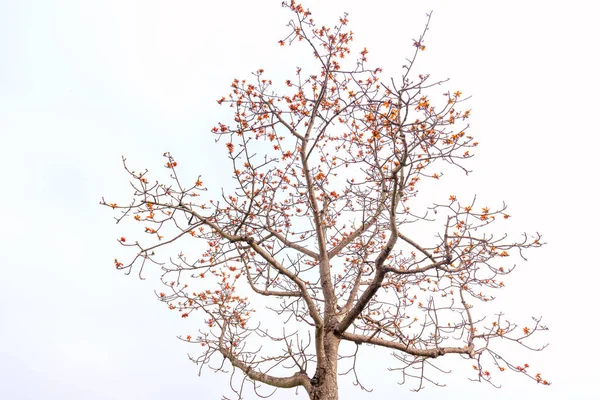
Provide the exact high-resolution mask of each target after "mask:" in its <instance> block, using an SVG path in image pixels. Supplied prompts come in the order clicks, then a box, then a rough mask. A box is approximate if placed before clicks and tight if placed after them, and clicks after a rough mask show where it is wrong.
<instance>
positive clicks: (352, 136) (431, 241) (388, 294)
mask: <svg viewBox="0 0 600 400" xmlns="http://www.w3.org/2000/svg"><path fill="white" fill-rule="evenodd" d="M283 5H284V7H286V8H288V9H289V10H290V11H291V12H292V14H293V20H292V21H290V24H289V26H290V28H291V33H290V35H289V36H288V37H287V38H285V39H283V40H280V41H279V44H280V45H281V46H286V45H291V44H296V43H297V44H299V45H304V46H305V48H307V49H308V50H309V52H310V54H312V55H313V56H314V60H315V63H314V66H313V69H312V70H310V71H309V72H305V71H304V70H303V69H301V68H297V70H296V74H295V76H294V78H293V79H289V80H287V81H286V82H285V88H284V90H285V93H284V94H277V93H276V92H275V89H274V84H273V82H272V81H271V80H270V79H268V78H266V77H265V71H264V70H263V69H259V70H258V71H256V72H255V73H254V74H253V78H252V79H251V80H238V79H235V80H234V81H233V83H232V85H231V87H232V92H231V93H230V94H229V95H227V96H224V97H222V98H221V99H220V100H218V103H219V104H221V105H227V106H229V107H230V108H231V110H232V113H233V120H234V123H232V124H231V125H230V124H227V123H219V124H218V125H217V126H216V127H215V128H213V133H214V134H215V135H216V136H217V141H221V140H222V141H224V142H225V148H226V151H227V156H228V157H229V159H230V160H231V163H232V169H233V179H234V181H235V186H236V188H235V190H233V191H232V192H231V193H230V194H226V193H225V192H224V191H223V194H222V195H221V198H220V199H219V200H216V199H213V200H207V199H206V198H205V192H206V191H207V190H206V188H205V187H204V184H203V182H202V180H201V177H198V179H197V180H196V182H194V183H193V184H191V185H190V186H186V185H185V183H184V182H182V180H181V179H180V178H179V176H178V173H177V168H178V166H177V162H176V160H175V158H174V157H173V156H172V155H171V154H170V153H165V154H164V157H165V158H166V164H165V167H166V168H167V169H168V170H169V171H170V181H169V182H168V183H159V182H155V183H151V182H150V180H149V178H148V171H147V170H146V171H144V172H141V173H139V172H135V171H133V170H131V169H130V168H129V167H128V165H127V163H126V160H125V159H123V162H124V166H125V169H126V171H127V172H128V173H129V175H130V178H131V180H132V181H131V183H132V186H133V188H134V198H133V201H132V202H131V203H129V205H126V206H119V205H117V204H116V203H108V202H106V201H104V199H103V200H102V202H101V204H104V205H106V206H108V207H110V208H112V209H116V210H120V211H122V214H121V215H120V216H119V217H118V218H117V221H118V222H120V221H122V220H123V219H125V218H130V217H132V218H133V219H135V220H136V221H138V222H142V221H143V222H144V224H143V230H144V232H145V234H147V235H148V236H149V238H150V243H149V244H146V243H145V242H146V240H144V243H142V241H135V242H134V243H131V242H130V241H128V240H127V239H126V238H124V237H122V238H120V240H119V241H120V243H121V245H123V246H126V247H129V248H131V249H132V250H133V251H134V255H133V256H132V258H131V260H130V261H129V262H127V264H125V263H124V262H121V261H119V260H117V259H115V265H116V267H117V268H119V269H125V270H127V272H131V271H132V269H133V268H134V267H136V268H139V273H140V274H141V273H142V271H143V269H144V268H145V267H146V266H147V265H157V266H159V267H160V268H161V271H162V279H161V280H162V283H163V284H164V285H165V287H166V289H163V291H162V292H160V293H157V296H158V298H159V299H160V300H161V301H163V302H165V303H167V304H168V306H169V308H170V309H172V310H176V311H178V312H180V313H181V316H182V317H183V318H188V317H192V316H194V317H198V319H200V318H203V319H204V322H203V324H202V327H201V328H200V329H199V333H198V335H197V336H194V337H192V336H191V335H187V336H185V337H182V339H183V340H186V341H189V342H192V343H196V344H198V348H199V349H200V352H201V355H200V356H198V358H195V359H194V361H195V362H196V363H197V364H198V365H199V366H200V370H201V371H202V369H203V368H205V367H210V368H214V369H217V370H224V371H225V370H228V369H231V371H232V373H235V372H236V371H239V372H241V374H242V375H243V378H240V379H239V381H237V383H238V384H239V385H237V386H233V385H232V389H233V390H234V391H236V393H238V395H239V396H240V398H241V390H242V388H243V385H244V383H246V382H251V383H252V384H253V385H254V387H255V390H256V389H257V388H258V387H260V385H261V384H262V385H267V386H272V387H274V388H300V387H302V388H304V389H305V391H306V393H307V394H308V397H309V398H311V399H337V398H338V375H340V374H346V373H349V372H350V373H352V374H353V376H354V379H355V384H357V385H360V387H361V388H363V389H365V387H363V385H362V383H361V382H360V380H359V377H358V373H357V368H356V365H357V361H356V360H357V357H358V353H359V352H358V350H359V349H363V348H365V347H366V348H367V349H366V351H367V352H369V351H371V350H370V348H371V346H375V347H381V348H387V349H390V350H392V351H393V356H394V358H395V359H396V360H397V361H399V362H400V366H399V367H398V368H397V369H398V370H399V374H401V375H400V376H401V380H402V381H404V379H405V378H409V377H412V378H416V379H417V382H418V385H417V390H419V389H420V388H422V387H423V384H424V383H425V382H426V381H429V382H431V383H433V384H439V383H438V382H436V381H434V380H433V379H432V378H430V375H428V374H429V369H431V368H430V367H434V364H433V360H434V359H436V358H438V357H441V356H445V357H453V356H457V355H458V356H462V357H463V358H468V359H471V360H472V363H473V368H474V369H475V373H476V380H479V381H486V382H490V383H492V381H491V379H492V374H491V373H490V372H489V370H490V369H493V370H494V371H495V370H499V371H504V370H512V371H516V372H519V373H521V374H523V375H525V376H528V377H529V378H531V379H533V380H535V381H537V382H539V383H543V384H548V382H547V381H546V380H544V379H543V378H542V377H541V375H540V374H537V375H534V374H533V373H530V372H529V369H528V368H529V366H528V365H527V364H524V365H517V364H516V363H513V362H512V361H510V360H509V359H508V358H506V357H505V356H504V355H503V354H501V353H500V352H499V351H498V350H497V348H496V347H495V346H496V343H498V342H501V343H504V344H505V343H507V342H512V343H515V344H517V345H522V346H525V347H527V348H530V349H533V350H540V349H542V348H543V346H542V347H539V348H533V347H531V346H530V345H529V344H528V340H529V338H530V337H531V336H532V335H533V334H534V333H536V332H538V331H543V330H546V329H547V328H546V327H545V326H543V325H542V324H541V323H540V320H539V319H535V318H534V322H533V325H531V326H517V325H516V324H515V323H513V322H511V321H510V320H507V319H506V318H505V317H504V315H503V314H501V313H500V314H495V315H489V314H486V310H489V307H486V306H485V303H487V302H489V301H491V300H493V299H494V297H493V296H492V294H491V293H493V292H495V291H497V290H498V289H501V288H502V287H503V286H504V283H503V281H502V277H503V276H504V275H506V274H509V273H511V272H512V271H513V268H505V267H503V266H502V263H503V262H505V261H506V260H507V258H508V257H510V255H511V254H518V255H520V256H521V257H523V251H524V250H526V249H530V248H537V247H540V246H541V245H542V242H541V236H540V235H539V234H535V235H528V234H524V236H523V237H522V238H521V239H520V240H518V241H514V240H511V239H510V238H509V237H507V236H506V235H504V236H500V237H497V236H495V235H493V234H492V232H491V228H492V227H495V226H496V225H493V224H497V223H501V221H503V220H504V219H507V218H509V215H508V214H507V213H506V206H504V205H503V206H502V207H500V208H497V209H492V208H489V207H486V206H480V205H476V201H475V199H472V200H470V201H468V202H466V203H465V202H463V201H461V200H459V199H457V198H456V196H454V195H450V196H449V198H447V197H446V196H444V199H443V200H442V201H441V202H439V203H435V204H433V205H432V206H431V207H430V208H429V210H428V212H427V213H419V212H415V211H413V210H411V204H414V203H415V202H416V200H415V198H417V194H418V187H419V185H421V182H422V181H425V180H434V181H435V180H437V179H439V178H440V177H441V176H442V172H441V171H437V172H436V171H434V170H433V168H434V166H437V165H440V164H444V163H445V164H446V165H450V166H455V167H458V168H460V169H462V170H463V171H465V172H468V170H467V169H466V167H465V166H464V165H463V164H464V160H467V159H469V158H470V157H472V155H471V153H470V151H471V149H472V148H474V147H476V146H477V142H476V141H475V140H474V138H473V137H472V136H469V135H467V133H466V131H467V129H468V127H469V126H468V124H467V120H468V118H469V116H470V110H463V108H462V103H463V102H464V101H465V100H466V99H465V98H463V96H462V93H461V92H460V91H454V92H451V91H447V92H445V93H444V94H443V96H442V97H441V100H442V101H441V104H439V105H437V106H434V104H433V103H434V98H433V97H434V96H435V94H433V95H432V94H431V93H435V92H434V90H437V89H438V88H439V87H440V85H442V84H443V83H445V81H432V80H431V79H430V77H429V76H428V75H416V76H414V73H413V67H414V65H415V60H416V59H417V57H418V55H419V53H420V52H422V51H424V50H425V45H424V36H425V33H426V31H427V27H428V25H429V18H430V15H429V16H428V18H427V22H426V24H425V29H424V31H423V33H422V34H421V35H420V37H419V38H418V39H417V40H414V42H413V44H414V53H413V54H412V56H411V57H410V58H409V59H408V60H407V64H406V65H405V66H404V68H403V70H402V71H403V73H402V76H401V77H400V79H399V80H393V79H389V80H385V79H383V78H381V77H382V70H381V69H380V68H375V69H373V68H369V67H367V53H368V51H367V49H363V50H362V51H361V52H360V54H359V57H358V60H357V62H356V64H353V63H351V62H348V59H349V56H350V48H349V44H350V42H351V41H352V40H353V33H352V32H351V31H349V30H348V19H347V16H343V17H342V18H340V20H339V22H338V24H337V25H336V26H335V27H333V28H326V27H320V26H318V25H316V24H315V22H314V21H313V19H312V16H311V13H310V12H309V11H308V10H306V9H304V8H303V6H302V5H300V4H297V3H295V2H294V1H293V0H292V1H290V2H289V3H284V4H283ZM415 224H418V225H417V226H422V227H421V228H419V229H421V230H424V229H425V225H426V224H428V225H431V224H436V228H435V229H436V232H437V235H436V236H433V235H431V236H427V235H422V234H419V232H418V231H415V229H414V228H412V227H413V226H414V225H415ZM185 240H195V242H194V243H196V244H197V246H199V248H200V249H201V250H200V251H199V254H197V255H195V256H193V257H189V256H187V255H185V254H183V253H182V252H180V253H179V254H178V255H177V257H175V258H171V259H170V262H169V263H165V262H163V261H161V259H160V258H158V254H157V253H158V252H159V250H162V249H163V248H165V247H168V246H173V245H174V243H175V242H177V243H181V242H183V241H185ZM523 258H524V257H523ZM251 300H252V302H253V303H251ZM252 304H258V306H259V307H260V308H261V310H262V311H261V312H262V313H266V312H269V313H272V315H269V317H273V316H276V317H277V318H278V319H279V326H277V323H276V322H275V323H273V324H272V321H270V320H268V319H266V318H265V317H264V316H265V314H263V315H257V314H256V311H257V309H258V308H257V307H254V306H253V305H252ZM476 304H477V305H478V306H479V308H478V307H476V306H475V305H476ZM266 310H268V311H266ZM480 310H481V311H480ZM290 327H291V328H290ZM265 339H267V340H265ZM261 344H263V346H262V347H261V346H260V345H261ZM340 346H342V347H343V348H344V349H346V350H348V349H349V350H350V353H349V355H343V354H342V352H341V351H340ZM363 351H364V350H363ZM338 365H340V366H343V368H344V370H341V369H339V368H338ZM426 368H427V369H426ZM434 368H435V367H434ZM492 384H493V383H492Z"/></svg>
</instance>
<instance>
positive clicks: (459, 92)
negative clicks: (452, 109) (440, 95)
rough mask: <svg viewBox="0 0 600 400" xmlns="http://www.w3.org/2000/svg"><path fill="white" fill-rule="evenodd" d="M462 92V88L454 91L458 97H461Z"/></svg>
mask: <svg viewBox="0 0 600 400" xmlns="http://www.w3.org/2000/svg"><path fill="white" fill-rule="evenodd" d="M461 94H462V92H461V91H460V90H457V91H456V92H454V95H455V96H456V97H460V95H461Z"/></svg>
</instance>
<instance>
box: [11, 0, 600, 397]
mask: <svg viewBox="0 0 600 400" xmlns="http://www.w3.org/2000/svg"><path fill="white" fill-rule="evenodd" d="M280 3H281V2H280V1H279V0H269V1H267V0H261V1H247V0H229V1H227V2H220V3H217V2H214V3H213V2H210V3H209V2H202V1H199V0H196V1H188V0H177V1H156V0H145V1H128V0H119V1H97V2H92V1H81V0H71V1H69V0H63V1H58V0H55V1H51V0H45V1H41V0H40V1H35V0H30V1H25V0H19V1H8V0H0V135H1V138H2V141H1V142H0V143H1V146H2V169H0V178H1V179H0V193H1V196H0V206H1V208H0V210H3V220H2V229H0V248H1V250H2V251H0V268H1V269H0V271H1V275H0V398H3V399H115V400H121V399H123V400H124V399H149V400H153V399H164V398H181V399H184V398H199V399H203V398H206V399H217V398H220V394H222V393H223V394H226V393H227V391H226V385H227V380H226V379H227V378H226V376H224V375H213V374H211V373H207V374H206V375H203V377H202V378H197V377H196V367H195V366H194V365H193V364H192V363H190V362H189V361H188V360H187V356H186V354H187V353H188V352H190V353H194V351H195V348H194V347H193V346H191V345H186V344H184V343H181V342H178V341H177V340H176V339H175V336H176V335H178V334H182V333H186V332H188V331H191V332H193V323H194V321H182V320H181V318H180V317H179V315H178V314H176V313H172V312H169V311H168V310H167V309H166V307H164V306H162V305H161V304H160V303H159V302H157V301H156V300H155V298H154V294H153V290H154V289H158V288H159V284H158V282H156V281H151V280H146V281H144V282H140V281H139V280H138V279H137V278H136V277H135V276H133V275H132V276H128V277H124V276H122V273H120V272H118V271H115V270H114V269H113V265H112V260H113V258H114V257H115V255H117V254H118V252H119V251H121V250H120V249H119V247H118V245H117V243H116V238H117V237H119V236H121V234H122V233H123V232H124V230H126V229H127V227H121V226H116V225H114V224H113V223H112V222H111V219H112V217H113V214H112V213H111V212H109V210H107V209H105V208H102V207H100V206H99V205H98V201H99V200H100V198H101V196H106V197H107V200H111V201H113V200H114V201H119V200H120V201H126V200H128V198H129V191H128V186H127V177H126V175H125V174H124V173H123V171H122V169H121V164H120V157H121V155H126V156H127V157H128V158H129V160H131V162H132V163H133V164H134V165H135V166H136V168H138V169H141V168H143V167H148V168H150V169H151V170H154V171H158V172H162V170H163V169H162V164H163V159H162V157H161V156H162V154H163V152H165V151H167V150H168V151H171V152H172V153H173V154H174V155H175V156H176V158H177V160H178V163H179V164H180V165H181V171H185V172H186V173H188V174H189V176H190V177H191V176H195V175H196V174H199V173H200V174H203V178H204V180H205V181H206V183H207V186H209V187H212V188H213V189H217V188H218V187H219V185H220V184H221V183H222V182H224V181H226V180H227V178H228V177H229V171H228V170H227V167H228V165H229V164H228V163H227V161H226V160H225V158H224V155H225V150H224V149H223V148H222V144H219V145H215V144H214V142H213V137H212V136H211V134H210V128H211V127H212V126H213V125H214V124H215V123H216V122H218V121H221V120H226V119H227V118H228V114H227V109H225V108H224V109H220V108H219V107H218V106H217V104H216V102H215V99H217V98H219V97H220V96H221V95H224V94H226V93H228V89H229V84H230V82H231V80H232V78H233V77H239V78H244V77H248V76H249V75H250V72H251V71H254V70H256V69H257V68H260V67H263V68H265V69H266V72H267V74H271V76H273V77H275V78H278V77H280V78H281V79H285V78H286V77H287V76H289V75H291V74H293V67H294V66H295V65H298V64H302V63H304V62H305V60H306V59H307V57H306V54H307V53H301V52H302V49H301V47H297V46H294V47H292V48H291V50H285V49H283V50H282V49H280V48H279V46H277V40H279V39H281V38H283V37H284V36H285V35H286V32H287V30H286V28H285V24H286V22H287V20H288V15H287V14H286V12H284V11H283V10H282V9H281V7H280ZM492 3H493V4H492ZM304 4H305V5H307V6H309V8H310V9H311V10H312V11H313V14H314V17H315V19H316V20H317V22H318V23H323V24H333V23H335V21H337V18H336V17H337V16H338V15H340V14H341V13H342V12H344V11H347V12H349V13H350V23H351V28H352V29H353V31H354V32H355V36H356V49H362V47H363V46H367V47H368V48H369V50H370V53H369V55H370V61H372V64H373V65H380V66H382V67H383V68H384V72H386V73H388V74H392V73H393V71H394V70H399V68H400V66H401V62H402V60H403V59H404V57H406V56H407V55H408V54H409V52H410V51H411V50H412V48H411V39H412V38H414V37H417V35H418V34H419V33H420V31H421V28H422V24H423V22H424V17H425V13H426V12H427V11H429V10H431V9H433V10H434V15H433V20H432V26H431V29H430V32H429V33H428V37H427V39H426V45H427V51H426V52H424V53H423V57H422V58H421V60H420V62H419V64H418V66H417V69H418V70H419V72H424V73H431V74H432V75H433V76H435V77H438V78H442V79H443V78H446V77H450V78H451V82H450V83H449V85H448V87H447V88H448V89H450V90H458V89H460V90H461V91H462V92H464V93H465V94H468V95H472V96H473V99H472V100H471V102H470V107H471V108H472V109H473V118H472V120H471V124H472V128H471V134H473V135H475V136H476V137H477V139H478V140H479V141H480V142H481V145H480V148H479V149H478V151H477V152H476V155H477V158H476V160H475V161H474V162H473V163H472V164H470V167H471V168H472V169H474V170H475V172H474V173H473V174H472V176H470V177H469V178H468V179H464V178H462V177H460V180H459V181H458V183H456V181H454V182H451V181H448V180H447V181H446V182H443V183H441V185H442V186H441V188H442V189H441V194H440V195H439V196H440V197H441V198H442V199H445V198H447V196H448V194H449V192H451V191H452V192H457V193H465V194H467V195H470V194H477V195H478V198H480V199H482V200H486V201H487V200H489V201H490V204H492V201H496V204H498V203H501V201H503V200H504V201H506V202H507V203H508V205H509V207H510V208H509V212H510V213H511V214H512V215H513V216H514V220H513V221H512V222H513V224H515V225H514V226H512V228H514V229H518V230H528V231H535V230H538V231H540V232H542V233H544V234H545V239H546V241H547V242H548V243H549V244H548V246H547V247H545V248H543V249H540V250H537V251H533V252H531V253H530V254H529V256H530V257H529V262H528V263H526V264H522V265H521V266H520V268H518V269H517V271H516V272H515V274H514V276H513V277H512V279H511V280H510V281H509V283H510V285H509V286H508V287H507V288H506V289H505V290H504V291H503V292H499V296H500V297H501V298H502V300H501V301H500V302H499V303H498V305H499V306H502V309H503V310H504V311H506V312H508V313H509V314H512V315H516V316H518V317H519V318H523V320H525V321H526V318H529V317H530V316H534V315H543V316H544V321H545V323H547V324H548V325H549V326H550V328H551V330H550V331H549V332H548V333H546V334H545V336H544V339H545V340H546V341H548V342H550V343H551V345H550V347H549V348H548V349H547V350H545V351H544V352H542V353H540V354H531V353H528V352H524V351H521V350H519V349H515V357H517V358H519V357H522V359H523V362H529V363H530V364H531V365H532V366H533V367H534V368H535V369H536V371H539V372H542V373H543V375H544V377H547V378H548V379H550V380H551V381H552V382H553V385H552V386H550V387H542V386H541V385H536V384H535V383H533V382H531V381H529V380H527V379H525V378H523V377H521V376H518V375H517V374H508V373H505V374H506V375H503V376H502V378H503V379H501V380H500V382H501V383H503V388H502V389H500V390H496V389H493V388H491V387H489V386H488V385H480V384H476V383H470V382H469V381H468V380H467V377H466V376H465V375H464V374H460V373H456V374H452V375H449V376H447V377H445V382H446V383H447V384H448V387H447V388H445V389H436V388H432V387H429V388H427V389H425V391H423V392H421V393H419V394H413V393H411V392H409V389H410V387H409V386H398V385H396V383H395V382H396V381H395V380H394V378H393V375H385V379H379V380H377V376H381V375H373V374H371V378H372V379H370V380H368V381H367V382H366V383H367V384H368V385H369V386H371V387H375V388H376V392H375V393H374V394H371V395H367V394H366V393H364V392H360V391H358V389H355V388H354V387H352V386H351V384H350V381H349V380H347V381H344V380H342V382H345V386H344V387H343V388H342V389H341V397H342V398H344V399H347V398H373V399H374V398H382V397H384V396H392V395H393V396H394V397H393V398H400V397H401V398H410V399H413V398H414V399H417V398H418V399H433V398H439V396H440V394H442V395H444V396H445V398H447V399H454V398H461V399H464V398H473V399H475V398H480V396H485V397H486V398H487V399H489V400H491V399H500V398H507V397H512V398H525V397H526V396H544V397H545V398H547V399H564V398H574V399H575V398H576V399H587V398H592V397H593V396H592V393H594V392H596V393H597V388H596V383H597V382H596V381H597V371H598V364H597V359H598V357H599V356H600V351H599V350H598V349H599V348H600V347H599V346H598V344H597V343H595V340H596V338H595V336H596V333H597V328H598V326H597V322H596V320H595V317H593V313H594V311H593V308H594V306H595V305H596V304H597V297H596V290H598V289H597V285H598V283H597V282H598V279H599V278H600V273H599V272H598V271H599V270H600V265H599V262H598V261H597V256H596V255H595V253H594V251H595V250H594V249H595V248H596V247H598V243H597V241H596V240H595V239H596V237H597V232H596V231H597V229H598V227H599V222H600V221H599V218H598V212H597V209H598V206H597V204H596V203H597V201H596V199H597V196H596V195H595V194H596V187H597V186H598V182H599V179H598V175H597V174H598V156H597V151H598V148H599V146H600V139H599V138H600V134H599V132H598V126H597V124H596V123H594V122H593V119H594V118H596V114H597V112H598V101H597V98H598V93H600V84H599V83H598V82H599V80H598V71H600V65H599V62H598V59H597V58H596V56H597V52H598V44H597V41H598V38H600V29H599V28H598V24H597V20H596V18H597V15H598V11H600V9H599V8H600V7H598V5H597V4H596V3H595V2H592V1H568V2H567V1H529V2H526V1H503V2H484V1H403V0H396V1H384V0H369V1H357V0H352V1H341V0H331V1H321V2H319V1H316V0H313V1H307V2H305V3H304ZM294 57H296V58H294ZM222 171H223V172H222ZM456 176H458V175H456ZM444 179H446V177H445V178H444ZM444 185H446V186H444ZM213 193H215V195H218V191H216V192H213ZM173 251H174V252H175V251H177V250H176V249H173ZM184 322H185V323H184ZM196 322H197V323H199V321H196ZM391 363H392V359H391V357H390V363H389V365H391ZM387 365H388V364H387V363H386V362H385V361H384V359H377V361H376V362H373V363H371V362H370V361H369V360H366V359H365V366H366V367H368V368H367V369H368V370H369V371H373V372H377V371H378V370H377V368H381V369H382V371H384V370H385V366H387ZM373 379H375V380H373ZM288 396H290V393H286V392H280V393H279V394H278V395H277V396H276V397H275V398H276V399H283V398H289V397H288ZM246 398H247V399H251V398H254V397H253V395H252V393H248V395H247V397H246Z"/></svg>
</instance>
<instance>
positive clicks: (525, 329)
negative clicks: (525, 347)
mask: <svg viewBox="0 0 600 400" xmlns="http://www.w3.org/2000/svg"><path fill="white" fill-rule="evenodd" d="M529 332H531V329H529V328H528V327H525V328H523V333H524V334H526V335H529Z"/></svg>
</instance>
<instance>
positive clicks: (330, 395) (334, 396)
mask: <svg viewBox="0 0 600 400" xmlns="http://www.w3.org/2000/svg"><path fill="white" fill-rule="evenodd" d="M339 345H340V339H339V338H338V337H336V336H335V334H334V332H333V330H332V331H328V332H326V333H325V337H324V338H323V347H324V352H325V364H326V365H318V366H317V371H316V373H315V376H314V377H313V378H312V379H311V388H312V389H311V391H310V393H309V394H310V399H311V400H338V382H337V375H338V373H337V362H338V349H339Z"/></svg>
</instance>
